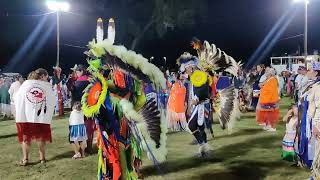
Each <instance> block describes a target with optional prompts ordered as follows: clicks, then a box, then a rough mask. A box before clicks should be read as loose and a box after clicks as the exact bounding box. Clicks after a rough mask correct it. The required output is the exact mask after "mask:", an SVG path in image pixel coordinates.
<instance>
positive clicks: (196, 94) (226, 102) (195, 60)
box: [177, 39, 240, 156]
mask: <svg viewBox="0 0 320 180" xmlns="http://www.w3.org/2000/svg"><path fill="white" fill-rule="evenodd" d="M192 46H193V48H194V49H196V50H197V53H198V57H195V56H192V55H190V54H189V53H184V54H182V55H181V56H180V58H178V60H177V64H178V65H179V66H180V71H181V72H186V74H188V76H189V77H190V81H191V83H190V84H191V85H190V87H189V90H188V92H189V98H188V116H189V121H188V127H189V130H190V131H191V133H192V134H193V135H194V137H195V138H196V139H197V142H198V145H199V155H201V156H207V155H208V153H210V151H211V147H210V146H209V145H208V143H207V135H206V133H205V130H204V129H205V128H204V127H205V125H204V122H205V118H208V115H209V114H210V113H209V112H210V111H211V110H212V109H210V108H209V107H210V94H211V89H210V86H209V84H210V83H209V78H208V74H207V73H206V72H207V71H212V72H218V71H225V72H229V73H232V74H234V75H235V76H236V75H237V72H238V69H239V66H240V65H239V63H237V62H236V61H235V60H234V59H233V58H232V57H230V56H228V55H226V54H225V53H224V52H223V51H221V50H220V49H217V48H216V47H215V45H213V44H212V46H211V45H210V44H209V43H208V42H207V41H205V42H204V43H203V44H201V42H200V41H199V40H198V39H194V40H193V42H192ZM219 64H220V65H221V66H219ZM222 67H226V68H222ZM215 102H216V104H215V109H216V112H217V113H218V117H219V121H220V124H221V127H222V128H223V129H225V128H228V129H229V130H231V129H232V126H233V122H234V121H235V119H237V118H238V116H239V107H238V101H237V99H236V94H235V91H234V87H233V86H230V87H228V88H225V89H223V90H221V91H220V92H219V94H218V95H217V96H216V101H215ZM208 104H209V106H208Z"/></svg>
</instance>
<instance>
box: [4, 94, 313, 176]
mask: <svg viewBox="0 0 320 180" xmlns="http://www.w3.org/2000/svg"><path fill="white" fill-rule="evenodd" d="M288 102H289V101H288V100H284V101H283V103H282V104H281V112H282V114H283V113H284V112H285V111H286V109H287V107H288V104H289V103H288ZM284 127H285V124H283V123H280V124H279V125H278V127H277V132H264V131H262V130H261V128H260V127H259V126H257V125H256V123H255V114H254V113H246V114H244V115H242V118H241V120H240V121H239V122H238V123H237V124H236V127H235V129H234V131H233V133H232V134H230V135H229V134H228V133H227V132H224V131H222V130H221V129H220V127H219V126H218V125H215V127H214V131H215V136H216V137H215V138H214V139H213V140H210V141H209V143H210V144H211V145H212V146H213V148H214V153H213V154H212V157H210V158H207V159H199V158H197V157H196V156H195V152H197V149H198V147H197V146H196V145H190V142H191V140H192V137H191V135H189V134H188V133H174V134H169V135H168V160H167V162H166V163H164V164H162V165H161V166H160V170H157V169H156V168H154V167H152V166H151V162H150V161H148V160H144V164H143V173H144V176H145V179H181V180H187V179H206V180H207V179H208V180H209V179H213V180H215V179H216V180H229V179H231V180H232V179H244V180H250V179H254V180H259V179H274V180H284V179H288V180H289V179H290V180H302V179H307V178H308V177H309V174H310V172H309V170H305V169H302V168H298V167H295V166H292V163H287V162H285V161H282V160H281V158H280V153H281V140H282V137H283V134H284ZM52 133H53V138H54V140H53V143H51V144H49V145H48V146H47V159H48V162H47V163H46V164H44V165H42V164H38V163H37V161H38V152H37V147H36V145H35V144H34V145H33V146H32V149H31V163H32V164H31V165H29V166H27V167H19V166H17V165H16V164H17V162H18V161H19V160H20V159H21V149H20V146H19V144H18V142H17V140H16V129H15V122H14V121H12V120H11V121H1V122H0V180H2V179H4V180H7V179H28V180H29V179H41V180H42V179H48V180H49V179H50V180H51V179H58V180H63V179H75V180H79V179H84V180H91V179H96V173H97V170H96V166H97V158H96V157H97V156H96V155H91V156H88V157H86V158H84V159H80V160H72V159H71V157H72V155H73V152H72V150H71V147H70V145H69V143H68V138H67V136H68V122H67V118H64V119H55V120H54V121H53V123H52Z"/></svg>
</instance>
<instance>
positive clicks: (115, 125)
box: [103, 95, 122, 140]
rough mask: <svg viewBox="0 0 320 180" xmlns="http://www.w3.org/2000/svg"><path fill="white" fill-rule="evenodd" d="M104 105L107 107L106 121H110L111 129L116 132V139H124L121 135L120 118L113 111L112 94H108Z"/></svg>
mask: <svg viewBox="0 0 320 180" xmlns="http://www.w3.org/2000/svg"><path fill="white" fill-rule="evenodd" d="M104 106H105V107H106V111H107V112H106V116H107V117H106V119H103V120H104V121H108V123H109V125H110V127H109V129H110V130H111V131H113V132H114V135H115V137H116V139H118V140H122V138H121V136H120V124H119V120H118V119H117V117H116V116H115V112H113V109H112V105H111V102H110V96H109V95H107V97H106V100H105V101H104Z"/></svg>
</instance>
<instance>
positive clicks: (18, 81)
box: [8, 76, 23, 116]
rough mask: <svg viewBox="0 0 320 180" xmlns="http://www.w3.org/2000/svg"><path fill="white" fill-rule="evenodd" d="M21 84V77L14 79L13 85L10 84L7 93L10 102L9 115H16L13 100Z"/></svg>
mask: <svg viewBox="0 0 320 180" xmlns="http://www.w3.org/2000/svg"><path fill="white" fill-rule="evenodd" d="M22 83H23V78H22V77H21V76H17V77H16V81H15V82H14V83H12V84H11V86H10V88H9V90H8V92H9V94H10V101H11V103H10V104H11V113H12V114H13V115H14V116H15V114H16V110H15V105H14V102H15V101H14V100H15V96H16V94H17V92H18V90H19V89H20V86H21V84H22Z"/></svg>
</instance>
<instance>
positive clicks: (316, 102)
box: [307, 82, 320, 179]
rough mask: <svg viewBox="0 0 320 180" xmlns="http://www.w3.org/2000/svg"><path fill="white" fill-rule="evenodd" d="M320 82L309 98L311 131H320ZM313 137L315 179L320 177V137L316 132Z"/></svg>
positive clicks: (313, 170) (310, 92)
mask: <svg viewBox="0 0 320 180" xmlns="http://www.w3.org/2000/svg"><path fill="white" fill-rule="evenodd" d="M319 91H320V82H317V83H315V84H314V85H313V86H312V88H311V89H310V91H309V95H308V97H307V100H308V102H309V109H308V112H307V117H309V118H310V119H311V124H312V126H311V128H312V129H311V132H320V95H319ZM311 139H313V140H314V144H313V145H314V153H313V156H314V158H313V163H312V168H311V169H312V175H313V177H314V178H315V179H318V178H320V157H319V156H320V139H319V136H318V137H317V136H316V134H315V133H312V137H311Z"/></svg>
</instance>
